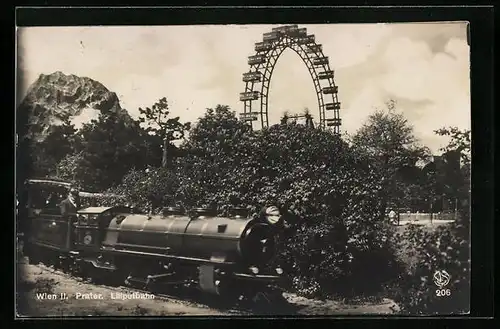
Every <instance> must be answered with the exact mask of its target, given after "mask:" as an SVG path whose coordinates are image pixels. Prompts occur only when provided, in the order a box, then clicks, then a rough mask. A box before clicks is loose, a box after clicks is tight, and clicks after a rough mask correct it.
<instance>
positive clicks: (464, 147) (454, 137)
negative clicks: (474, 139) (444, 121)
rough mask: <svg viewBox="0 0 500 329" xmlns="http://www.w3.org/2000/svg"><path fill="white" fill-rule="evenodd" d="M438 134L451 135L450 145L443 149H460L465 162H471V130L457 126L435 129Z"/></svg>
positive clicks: (445, 150)
mask: <svg viewBox="0 0 500 329" xmlns="http://www.w3.org/2000/svg"><path fill="white" fill-rule="evenodd" d="M434 132H435V133H436V134H437V135H440V136H448V137H450V142H449V143H448V145H446V146H445V147H443V148H442V149H441V150H442V151H444V152H449V151H458V152H460V155H461V157H462V160H463V161H464V163H466V164H467V163H470V156H471V137H470V130H460V129H458V128H457V127H449V128H441V129H438V130H435V131H434Z"/></svg>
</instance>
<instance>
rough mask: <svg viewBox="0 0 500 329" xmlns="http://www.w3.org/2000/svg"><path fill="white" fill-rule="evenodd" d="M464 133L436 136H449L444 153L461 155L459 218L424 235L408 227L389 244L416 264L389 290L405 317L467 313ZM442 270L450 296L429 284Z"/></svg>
mask: <svg viewBox="0 0 500 329" xmlns="http://www.w3.org/2000/svg"><path fill="white" fill-rule="evenodd" d="M469 133H470V132H468V131H459V130H458V129H456V128H449V129H445V128H443V129H440V130H438V131H436V134H439V135H447V136H451V140H450V142H449V144H448V145H447V146H445V147H444V148H443V151H445V152H454V151H458V152H460V153H461V154H462V161H463V163H464V166H463V167H462V170H461V173H462V177H461V178H460V177H458V178H455V180H456V182H455V186H457V189H458V190H457V193H458V194H457V196H458V197H459V198H460V200H461V201H464V202H460V203H459V208H458V211H459V217H458V219H457V221H456V222H455V223H453V224H451V225H449V226H441V227H438V228H437V229H436V230H433V231H430V232H429V231H426V230H424V229H422V228H420V227H417V226H409V227H408V228H406V229H405V231H404V233H403V234H402V236H400V237H397V238H396V239H395V240H393V243H395V245H396V244H401V241H405V244H406V246H405V247H404V248H403V249H402V253H404V254H405V255H406V256H407V257H412V258H413V263H415V264H416V266H415V267H414V268H411V269H410V271H408V272H406V273H404V274H403V275H402V276H401V278H399V279H398V280H396V281H395V282H394V284H395V287H394V288H393V289H391V292H392V294H393V297H394V299H395V301H396V302H397V303H399V305H400V307H401V310H402V312H403V313H407V314H418V313H420V314H432V313H435V314H437V313H439V314H452V313H453V314H456V313H467V312H469V310H470V308H469V297H470V248H471V246H470V211H469V198H470V180H469V179H468V178H469V176H468V175H467V174H466V173H467V170H468V169H465V170H464V167H465V168H470V167H469V165H470V157H469V156H468V155H467V153H468V152H470V137H468V134H469ZM444 182H446V181H444ZM438 270H445V271H447V272H448V273H449V274H450V275H451V281H450V283H449V284H448V285H447V286H446V287H444V288H445V289H449V290H450V292H451V295H450V296H446V297H439V296H437V295H436V289H437V288H438V287H437V286H436V285H435V284H434V283H433V282H432V281H433V275H434V273H435V271H438Z"/></svg>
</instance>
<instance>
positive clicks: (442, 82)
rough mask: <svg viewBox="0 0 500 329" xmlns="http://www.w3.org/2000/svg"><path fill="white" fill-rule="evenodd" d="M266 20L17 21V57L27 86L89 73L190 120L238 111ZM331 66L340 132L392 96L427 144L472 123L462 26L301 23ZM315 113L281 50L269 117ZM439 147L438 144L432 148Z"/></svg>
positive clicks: (304, 79) (121, 93) (308, 88)
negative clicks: (440, 131)
mask: <svg viewBox="0 0 500 329" xmlns="http://www.w3.org/2000/svg"><path fill="white" fill-rule="evenodd" d="M272 27H273V26H271V25H251V26H235V25H230V26H227V25H226V26H223V25H219V26H207V25H204V26H151V27H138V26H123V27H85V28H82V27H57V28H55V27H36V28H20V29H18V31H19V42H20V44H19V54H18V56H19V60H18V63H19V65H20V67H19V69H20V72H22V73H23V75H24V76H23V81H24V82H25V86H24V88H23V90H21V95H22V94H23V93H24V92H25V90H26V87H27V85H29V84H31V83H32V82H34V81H35V80H36V79H37V78H38V76H39V75H40V74H41V73H44V74H49V73H52V72H55V71H63V72H64V73H67V74H69V73H72V74H76V75H79V76H87V77H90V78H93V79H95V80H98V81H99V82H101V83H103V84H104V85H105V86H106V87H107V88H108V89H109V90H111V91H114V92H116V93H117V95H118V97H119V98H120V102H121V105H122V107H124V108H126V109H127V110H128V111H129V112H130V113H131V115H133V116H134V115H137V114H138V111H137V109H138V108H139V107H145V106H150V105H152V104H153V103H154V102H156V101H157V100H158V99H160V98H162V97H167V99H168V100H169V102H170V106H171V112H172V114H173V115H178V116H180V117H181V119H182V120H186V121H195V120H196V119H197V118H198V117H199V116H201V115H202V114H203V113H204V111H205V108H206V107H214V106H215V105H217V104H219V103H222V104H226V105H229V106H230V107H231V108H232V109H234V110H235V111H237V112H240V111H241V110H242V108H243V104H242V103H241V102H240V101H239V93H240V92H242V91H243V88H244V83H243V81H242V80H241V78H242V73H243V72H246V71H248V69H249V66H248V64H247V57H248V56H249V55H252V54H254V49H253V48H254V43H255V42H259V41H261V40H262V34H263V33H265V32H268V31H270V30H271V28H272ZM305 27H306V28H307V30H308V32H309V33H310V34H314V35H315V36H316V41H317V42H318V43H320V44H322V45H323V50H324V53H325V55H326V56H328V57H329V59H330V65H331V67H332V68H333V69H334V70H335V71H336V78H335V82H336V84H337V85H339V100H340V101H341V103H342V110H341V118H342V122H343V125H342V127H341V129H342V131H348V132H350V133H352V132H354V131H355V130H356V129H357V128H359V126H360V125H361V124H362V123H363V122H364V121H365V120H366V118H367V116H368V115H369V114H370V113H371V112H373V110H374V108H376V107H383V106H384V103H385V101H387V100H388V99H389V98H394V99H396V100H401V103H400V104H402V106H401V108H400V110H402V111H405V114H406V115H407V117H408V118H409V119H411V121H412V123H414V126H415V130H416V131H417V132H418V133H419V135H421V136H423V142H424V143H425V144H427V143H430V144H433V145H434V144H435V143H436V141H435V139H434V137H433V133H432V130H431V129H430V127H431V126H434V125H435V126H438V125H439V126H443V125H450V124H454V125H457V126H459V127H466V126H470V119H469V116H470V100H469V98H470V95H469V88H470V86H469V84H470V82H469V47H468V45H467V43H466V40H465V29H464V27H466V25H465V24H333V25H327V24H323V25H306V26H305ZM304 107H308V108H309V109H310V110H311V113H312V114H313V115H317V99H316V94H315V91H314V87H313V84H312V80H311V77H310V76H309V73H308V71H307V69H306V67H305V66H304V65H303V63H302V62H301V60H300V58H299V57H298V56H296V54H294V53H293V52H291V51H286V52H285V53H283V55H282V57H281V58H280V59H279V61H278V63H277V65H276V68H275V71H274V72H273V76H272V80H271V90H270V94H269V109H270V113H269V114H270V117H271V123H275V122H278V120H279V117H280V116H281V114H282V112H283V111H284V110H286V109H288V110H292V111H295V112H297V111H301V110H302V109H303V108H304ZM432 147H433V148H437V147H438V145H437V144H435V145H434V146H432Z"/></svg>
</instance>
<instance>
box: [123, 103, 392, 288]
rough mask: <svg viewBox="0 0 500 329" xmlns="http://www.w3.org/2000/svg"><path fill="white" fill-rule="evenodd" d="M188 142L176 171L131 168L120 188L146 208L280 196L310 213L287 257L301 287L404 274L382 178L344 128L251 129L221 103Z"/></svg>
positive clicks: (289, 240) (288, 237)
mask: <svg viewBox="0 0 500 329" xmlns="http://www.w3.org/2000/svg"><path fill="white" fill-rule="evenodd" d="M219 121H221V122H219ZM218 122H219V123H221V124H222V126H221V127H222V128H223V129H222V128H221V129H217V127H218V126H217V124H218ZM184 148H185V149H187V150H189V152H186V156H185V157H183V158H180V159H177V161H175V162H174V164H173V165H172V167H171V168H170V170H169V171H166V170H161V169H158V170H152V171H150V172H148V173H146V172H145V171H140V172H139V171H132V172H131V173H129V174H128V175H127V176H126V178H125V179H124V181H123V184H122V185H121V186H120V187H119V188H118V189H119V190H121V192H122V193H125V194H126V195H127V198H128V199H129V200H131V201H133V202H136V203H138V204H140V205H142V206H143V207H144V206H145V205H146V204H147V203H148V202H151V201H152V200H157V201H158V202H157V203H158V204H161V205H167V204H169V203H170V204H171V203H173V202H179V201H180V202H182V203H183V204H184V205H185V206H186V207H187V208H189V207H195V206H214V207H217V208H219V209H223V208H224V207H225V206H227V205H231V204H232V205H238V206H247V207H250V208H253V209H259V208H260V207H262V206H264V205H271V204H275V205H278V206H279V207H280V208H281V209H283V210H286V211H289V212H291V213H293V214H295V218H300V219H301V220H300V221H297V222H295V223H289V224H291V225H290V226H289V227H288V229H287V231H286V232H285V235H284V237H283V241H282V242H283V245H284V248H283V249H282V254H281V255H280V262H281V263H282V264H283V266H284V268H285V270H286V271H287V273H288V274H289V277H290V288H291V289H293V290H295V291H298V292H299V293H302V294H306V295H309V296H314V297H327V296H329V295H332V294H337V293H342V294H344V295H345V294H347V293H357V292H358V291H353V290H352V289H351V288H352V287H356V288H359V289H362V290H363V291H364V292H368V291H367V289H368V288H371V289H373V288H376V289H377V288H381V287H382V286H383V284H384V282H386V281H387V280H388V279H389V278H391V277H393V276H394V275H396V271H397V270H398V269H397V267H396V266H395V265H394V264H395V262H394V259H393V255H394V252H393V250H392V245H391V244H390V243H389V240H390V239H391V236H392V231H391V228H390V227H389V226H388V225H386V224H385V223H384V219H383V216H382V214H383V211H382V209H381V204H380V202H379V200H380V198H379V194H380V193H381V185H380V183H379V181H378V179H377V176H376V175H375V173H374V172H373V170H372V168H370V166H368V164H367V162H365V161H362V160H360V159H359V158H358V157H357V155H356V153H354V152H353V151H352V150H351V149H350V147H349V146H348V145H347V144H346V143H344V142H343V141H342V140H341V139H340V138H339V137H338V136H335V135H333V134H332V133H330V132H328V131H324V130H320V129H314V128H310V127H305V126H302V125H293V124H291V125H276V126H272V127H270V128H268V129H263V130H261V131H251V130H249V129H248V128H247V127H245V126H244V125H243V124H242V123H241V122H239V121H237V120H235V118H234V114H232V113H231V112H229V110H228V109H227V108H221V107H218V108H216V109H215V111H211V112H210V111H209V113H208V114H207V116H206V117H205V118H204V119H202V120H200V122H199V123H198V125H197V126H195V127H194V128H193V130H192V131H191V135H190V141H189V142H188V143H187V144H186V145H184ZM114 191H115V192H117V190H116V189H115V190H114ZM165 196H170V197H169V198H165ZM374 269H377V272H375V274H374Z"/></svg>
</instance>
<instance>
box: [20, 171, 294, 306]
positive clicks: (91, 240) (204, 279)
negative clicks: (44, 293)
mask: <svg viewBox="0 0 500 329" xmlns="http://www.w3.org/2000/svg"><path fill="white" fill-rule="evenodd" d="M41 184H42V185H43V186H44V188H43V189H42V190H43V191H44V192H45V193H46V191H47V189H48V187H47V186H52V189H57V190H58V191H59V194H58V195H65V194H64V193H61V192H60V191H65V190H67V189H68V188H69V184H67V183H65V182H57V181H52V182H51V181H48V180H45V181H43V182H42V181H40V180H30V181H29V182H28V185H27V186H28V188H27V189H26V191H27V200H26V205H27V208H26V209H28V211H27V214H26V218H27V219H28V226H29V230H27V232H28V233H27V235H26V238H25V248H24V253H25V255H27V256H28V258H29V260H30V262H31V263H39V262H44V263H46V262H49V263H53V264H55V265H57V266H60V267H61V268H62V269H64V270H66V271H70V272H72V273H75V274H78V275H81V276H89V277H91V278H92V279H94V280H95V281H103V280H111V281H114V282H122V283H126V284H129V285H141V286H143V287H144V288H150V287H154V286H157V285H161V286H171V287H179V286H189V287H196V288H198V289H199V290H201V291H203V292H207V293H211V294H216V295H220V296H224V297H234V298H238V299H240V300H241V299H255V298H256V297H258V296H261V297H262V296H264V297H265V299H268V300H269V299H270V298H275V297H276V296H281V293H280V283H281V282H282V278H283V270H282V269H281V268H280V267H279V266H276V265H275V262H274V259H275V256H276V254H277V237H278V236H279V234H280V231H281V229H280V228H281V227H282V225H283V221H284V216H283V215H282V214H281V213H280V211H279V210H278V209H277V208H276V207H267V208H263V211H261V212H260V213H259V214H255V215H253V216H250V215H249V214H248V212H247V210H246V209H242V208H233V209H231V210H230V215H228V216H225V217H221V216H218V215H217V213H216V212H214V211H212V210H209V209H202V208H199V209H193V210H192V211H190V212H189V214H187V213H186V212H185V211H183V210H182V209H180V208H177V207H170V208H166V209H164V210H163V212H162V213H161V214H159V215H148V214H143V213H136V212H134V211H133V209H130V208H126V207H96V206H90V207H86V208H83V209H81V210H79V211H78V212H77V214H76V216H69V217H67V218H65V217H63V216H62V215H61V214H60V213H59V209H57V208H56V207H53V208H50V207H48V208H47V207H44V206H43V205H41V204H40V202H39V201H38V203H37V202H34V199H35V198H34V195H37V193H38V194H39V193H40V185H41ZM38 199H40V198H38ZM42 199H43V198H42ZM273 296H274V297H273Z"/></svg>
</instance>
